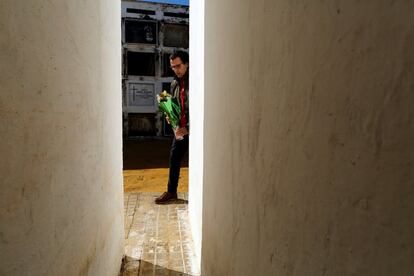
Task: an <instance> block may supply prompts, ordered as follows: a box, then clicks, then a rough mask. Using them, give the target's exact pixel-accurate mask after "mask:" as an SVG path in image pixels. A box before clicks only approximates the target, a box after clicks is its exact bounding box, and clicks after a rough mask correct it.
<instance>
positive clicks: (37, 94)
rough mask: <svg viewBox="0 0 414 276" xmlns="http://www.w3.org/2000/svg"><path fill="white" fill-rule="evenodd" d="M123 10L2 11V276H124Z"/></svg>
mask: <svg viewBox="0 0 414 276" xmlns="http://www.w3.org/2000/svg"><path fill="white" fill-rule="evenodd" d="M120 10H121V7H120V1H109V0H100V1H60V0H59V1H41V0H34V1H9V0H4V1H1V3H0V33H1V36H0V60H1V62H0V88H1V92H0V152H1V156H2V158H1V159H0V175H1V181H0V187H1V193H0V275H117V272H118V271H119V268H120V263H121V258H122V255H123V190H122V129H121V121H122V120H121V89H120V83H121V58H120V55H121V49H120V45H121V35H120V30H121V26H120Z"/></svg>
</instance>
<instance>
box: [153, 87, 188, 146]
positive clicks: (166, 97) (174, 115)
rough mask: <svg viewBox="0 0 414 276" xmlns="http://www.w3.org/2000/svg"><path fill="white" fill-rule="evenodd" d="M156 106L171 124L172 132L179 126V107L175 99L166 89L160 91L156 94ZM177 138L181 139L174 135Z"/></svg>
mask: <svg viewBox="0 0 414 276" xmlns="http://www.w3.org/2000/svg"><path fill="white" fill-rule="evenodd" d="M157 101H158V108H159V110H160V111H161V112H163V113H164V114H165V115H166V116H167V117H168V120H169V122H170V124H171V127H172V129H173V130H174V132H175V131H176V130H177V129H178V128H179V127H180V118H181V108H180V105H179V103H178V102H177V99H175V98H173V97H172V96H171V95H170V94H168V93H167V91H165V90H164V91H162V92H161V93H160V94H159V95H157ZM176 138H177V139H180V138H181V139H182V137H176Z"/></svg>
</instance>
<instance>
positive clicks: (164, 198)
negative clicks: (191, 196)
mask: <svg viewBox="0 0 414 276" xmlns="http://www.w3.org/2000/svg"><path fill="white" fill-rule="evenodd" d="M174 200H177V193H174V194H173V193H169V192H165V193H163V194H162V195H160V196H159V197H157V198H156V199H155V204H167V203H169V202H172V201H174Z"/></svg>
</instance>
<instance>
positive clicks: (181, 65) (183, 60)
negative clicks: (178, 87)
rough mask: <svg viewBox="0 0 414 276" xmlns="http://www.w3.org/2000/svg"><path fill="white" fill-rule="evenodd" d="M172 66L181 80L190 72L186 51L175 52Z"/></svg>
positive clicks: (171, 59) (172, 56)
mask: <svg viewBox="0 0 414 276" xmlns="http://www.w3.org/2000/svg"><path fill="white" fill-rule="evenodd" d="M170 65H171V69H172V70H173V71H174V73H175V75H176V76H177V77H178V78H179V79H181V78H182V77H184V76H185V74H186V73H187V70H188V54H187V53H186V52H184V51H175V52H174V53H173V54H172V55H171V56H170Z"/></svg>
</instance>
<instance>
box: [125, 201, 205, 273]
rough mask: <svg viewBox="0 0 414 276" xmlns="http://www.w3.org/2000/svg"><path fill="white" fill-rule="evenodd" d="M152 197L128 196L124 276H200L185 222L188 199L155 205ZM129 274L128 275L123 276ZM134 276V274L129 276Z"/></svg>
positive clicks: (186, 221)
mask: <svg viewBox="0 0 414 276" xmlns="http://www.w3.org/2000/svg"><path fill="white" fill-rule="evenodd" d="M158 195H159V194H158V193H157V194H155V193H127V194H125V199H124V216H125V254H126V256H127V258H126V260H129V261H127V262H126V264H125V268H127V269H125V272H124V274H123V276H125V275H138V270H139V275H141V276H146V275H154V276H155V275H161V276H162V275H172V276H176V275H189V276H190V275H199V272H198V271H197V268H196V267H195V256H194V251H193V242H192V239H191V232H190V226H189V222H188V209H187V208H188V204H187V200H188V195H187V193H179V195H178V197H179V198H180V199H181V200H178V201H177V202H176V204H169V205H156V204H154V199H155V198H156V197H157V196H158ZM125 273H129V274H125ZM131 273H136V274H131Z"/></svg>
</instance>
